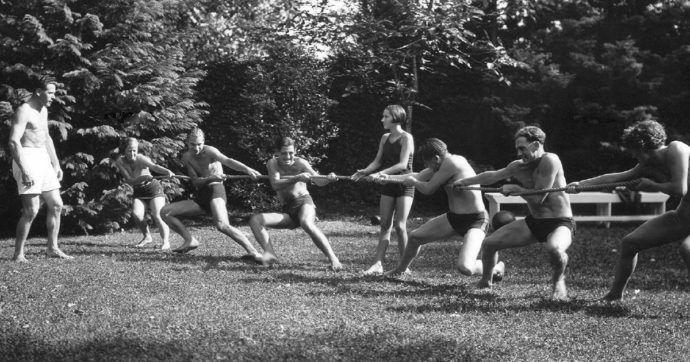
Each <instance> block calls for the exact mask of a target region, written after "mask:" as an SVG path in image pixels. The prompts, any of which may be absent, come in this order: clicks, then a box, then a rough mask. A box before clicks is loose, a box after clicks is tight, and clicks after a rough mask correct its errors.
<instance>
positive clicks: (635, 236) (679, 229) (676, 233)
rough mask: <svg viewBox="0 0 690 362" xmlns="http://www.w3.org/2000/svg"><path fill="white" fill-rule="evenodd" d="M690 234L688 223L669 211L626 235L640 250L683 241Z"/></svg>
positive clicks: (689, 223) (689, 224)
mask: <svg viewBox="0 0 690 362" xmlns="http://www.w3.org/2000/svg"><path fill="white" fill-rule="evenodd" d="M689 234H690V222H687V221H686V222H684V221H683V220H681V219H680V218H679V217H678V214H677V213H676V212H675V211H669V212H667V213H665V214H663V215H660V216H657V217H655V218H653V219H651V220H648V221H647V222H645V223H644V224H642V225H640V227H638V228H637V229H635V230H633V231H632V232H631V233H630V234H628V235H627V238H629V239H630V240H633V241H634V243H635V245H636V246H637V247H638V248H640V249H648V248H652V247H655V246H659V245H663V244H668V243H671V242H674V241H679V240H683V239H685V238H686V237H688V235H689Z"/></svg>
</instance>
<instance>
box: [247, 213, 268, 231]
mask: <svg viewBox="0 0 690 362" xmlns="http://www.w3.org/2000/svg"><path fill="white" fill-rule="evenodd" d="M264 225H266V218H264V216H263V215H261V214H255V215H252V217H250V218H249V227H250V228H252V229H261V228H263V227H264Z"/></svg>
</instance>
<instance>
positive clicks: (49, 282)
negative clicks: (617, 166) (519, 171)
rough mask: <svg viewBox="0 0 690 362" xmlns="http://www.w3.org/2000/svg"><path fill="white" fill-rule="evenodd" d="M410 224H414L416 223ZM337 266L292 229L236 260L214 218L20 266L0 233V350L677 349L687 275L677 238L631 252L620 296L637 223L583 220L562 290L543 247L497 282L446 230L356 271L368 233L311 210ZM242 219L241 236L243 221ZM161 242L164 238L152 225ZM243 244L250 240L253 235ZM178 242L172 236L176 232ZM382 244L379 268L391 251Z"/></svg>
mask: <svg viewBox="0 0 690 362" xmlns="http://www.w3.org/2000/svg"><path fill="white" fill-rule="evenodd" d="M421 221H422V220H421V219H420V218H414V219H413V220H411V221H410V224H411V225H410V228H413V227H414V226H416V225H418V224H420V223H421ZM319 225H320V226H321V227H322V229H323V230H324V232H325V233H326V235H327V236H328V237H329V239H330V241H331V243H332V245H333V248H334V250H335V252H336V254H337V255H338V257H339V258H340V260H341V262H342V263H343V264H344V265H345V271H343V272H340V273H335V272H331V271H328V269H327V266H328V264H327V260H326V258H325V257H324V256H323V255H322V254H321V253H320V251H318V249H316V247H315V246H314V245H313V244H312V242H311V241H310V240H309V238H308V237H307V236H306V234H305V233H304V232H303V231H302V230H299V229H298V230H287V231H275V230H274V231H271V235H272V236H273V240H274V243H275V245H276V249H277V252H278V253H279V257H280V258H281V263H280V264H278V265H276V267H274V268H273V269H264V268H262V267H257V266H254V265H250V264H247V263H245V262H243V261H241V260H240V259H239V257H240V256H242V254H243V250H241V249H240V248H239V246H238V245H237V244H235V243H234V242H232V241H231V240H230V239H229V238H227V237H225V236H223V235H221V234H220V233H218V232H217V231H215V229H213V228H211V227H205V226H199V227H194V228H193V234H195V236H197V238H199V239H200V240H201V241H202V246H201V247H200V248H199V249H197V250H195V251H193V252H191V253H190V254H188V255H182V256H179V255H173V254H171V253H166V252H161V251H157V250H154V249H152V248H147V249H143V250H141V249H135V248H132V247H129V246H128V245H132V244H134V243H136V242H138V240H139V238H140V236H139V235H138V234H137V233H135V232H130V233H117V234H112V235H107V236H79V237H70V236H65V237H62V239H61V247H62V248H63V250H64V251H66V252H67V253H69V254H71V255H74V256H75V257H76V258H75V260H72V261H59V260H55V259H47V258H46V257H44V256H43V250H44V240H43V239H41V238H32V239H31V240H30V241H29V245H28V253H27V258H28V259H29V261H30V263H29V264H17V263H14V262H11V261H10V257H11V256H12V252H13V240H10V239H4V240H2V241H1V243H0V246H1V247H0V273H2V278H0V356H2V357H0V358H1V359H2V360H4V361H7V360H98V361H100V360H232V361H238V360H240V361H241V360H253V361H254V360H357V361H367V360H370V361H382V360H393V361H401V360H411V361H419V360H443V361H446V360H460V361H464V360H467V361H484V360H485V361H506V360H528V361H554V360H569V361H570V360H579V361H592V360H602V361H603V360H606V361H615V360H636V361H656V360H669V361H681V360H687V359H688V356H690V306H689V304H690V303H689V302H690V295H689V294H688V291H689V290H690V283H689V281H688V276H687V272H686V270H685V269H684V266H683V264H682V262H681V260H680V257H679V255H678V254H677V251H676V248H677V245H669V246H667V247H662V248H658V249H655V250H652V251H649V252H645V253H643V254H642V255H641V256H640V259H639V265H638V270H637V271H636V273H635V275H634V276H633V280H632V282H631V284H630V286H629V291H628V299H627V300H626V301H624V302H620V303H603V302H599V301H597V299H598V298H600V297H601V296H603V295H604V294H605V292H606V291H607V290H608V286H609V285H610V282H611V280H612V268H613V265H614V262H615V260H616V253H615V251H614V249H616V248H617V245H618V242H619V240H620V239H621V237H622V236H623V235H624V234H625V233H627V232H628V231H630V230H631V229H632V228H633V227H634V225H618V226H613V227H612V228H611V229H604V228H601V227H597V226H594V225H590V226H588V225H586V224H581V225H579V229H578V231H577V234H576V237H575V242H574V244H573V246H572V247H571V248H570V250H569V255H570V264H569V266H568V279H567V283H568V287H569V292H570V297H571V299H570V300H569V301H565V302H553V301H550V300H548V299H546V297H547V296H549V294H550V286H549V285H548V281H549V277H550V268H549V266H548V263H547V261H546V255H545V253H544V251H543V250H542V248H541V247H540V246H539V245H535V246H532V247H528V248H524V249H518V250H510V251H506V252H503V253H501V259H503V260H504V261H505V262H506V266H507V267H506V278H505V279H504V281H503V282H501V283H499V284H498V285H497V286H495V287H494V288H493V289H492V290H481V289H477V288H475V286H474V284H475V283H476V282H477V280H478V277H476V276H475V277H466V276H462V275H460V274H458V273H457V272H455V271H453V269H452V265H453V262H454V258H455V255H456V252H457V249H458V246H457V245H456V244H455V243H453V242H447V243H435V244H430V245H427V246H426V247H425V248H423V249H422V252H421V253H420V256H419V258H418V259H417V260H416V261H415V263H414V264H413V265H412V271H413V276H412V277H410V278H408V279H406V280H405V281H387V280H382V279H381V278H373V277H363V276H362V275H361V270H362V269H365V268H366V267H368V263H369V262H370V261H371V256H372V255H373V252H374V248H375V245H376V241H377V231H378V229H377V227H375V226H371V225H369V224H368V219H366V218H363V217H362V218H356V217H340V218H338V217H335V216H334V215H326V216H325V217H324V216H322V220H321V221H320V222H319ZM241 229H242V230H243V231H244V232H245V233H247V234H250V231H249V228H248V227H247V226H246V225H241ZM154 236H155V238H156V240H159V237H158V235H154ZM250 240H252V241H253V238H250ZM172 242H173V247H175V246H177V245H179V244H180V243H181V239H180V238H179V236H177V235H175V236H174V237H173V239H172ZM396 254H397V247H396V246H395V245H391V247H390V248H389V256H388V261H387V265H386V266H387V267H388V268H390V267H392V266H393V265H394V263H395V262H396V261H397V259H398V257H397V255H396Z"/></svg>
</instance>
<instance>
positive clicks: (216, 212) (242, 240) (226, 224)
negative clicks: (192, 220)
mask: <svg viewBox="0 0 690 362" xmlns="http://www.w3.org/2000/svg"><path fill="white" fill-rule="evenodd" d="M211 212H212V214H213V221H214V223H215V225H216V228H217V229H218V231H220V232H222V233H223V234H225V235H227V236H229V237H230V238H231V239H232V240H235V242H237V243H238V244H240V246H241V247H242V248H244V250H245V251H246V252H247V253H248V254H249V255H252V256H254V257H255V258H259V257H260V256H261V254H259V252H258V251H256V249H254V246H253V245H252V244H251V243H250V242H249V239H247V236H246V235H244V234H243V233H242V232H241V231H240V230H239V229H237V228H235V227H232V226H231V225H230V220H228V209H227V208H226V206H225V201H224V200H223V199H221V198H216V199H213V200H211Z"/></svg>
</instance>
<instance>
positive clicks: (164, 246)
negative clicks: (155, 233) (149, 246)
mask: <svg viewBox="0 0 690 362" xmlns="http://www.w3.org/2000/svg"><path fill="white" fill-rule="evenodd" d="M161 250H163V251H168V250H170V243H163V245H161Z"/></svg>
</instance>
